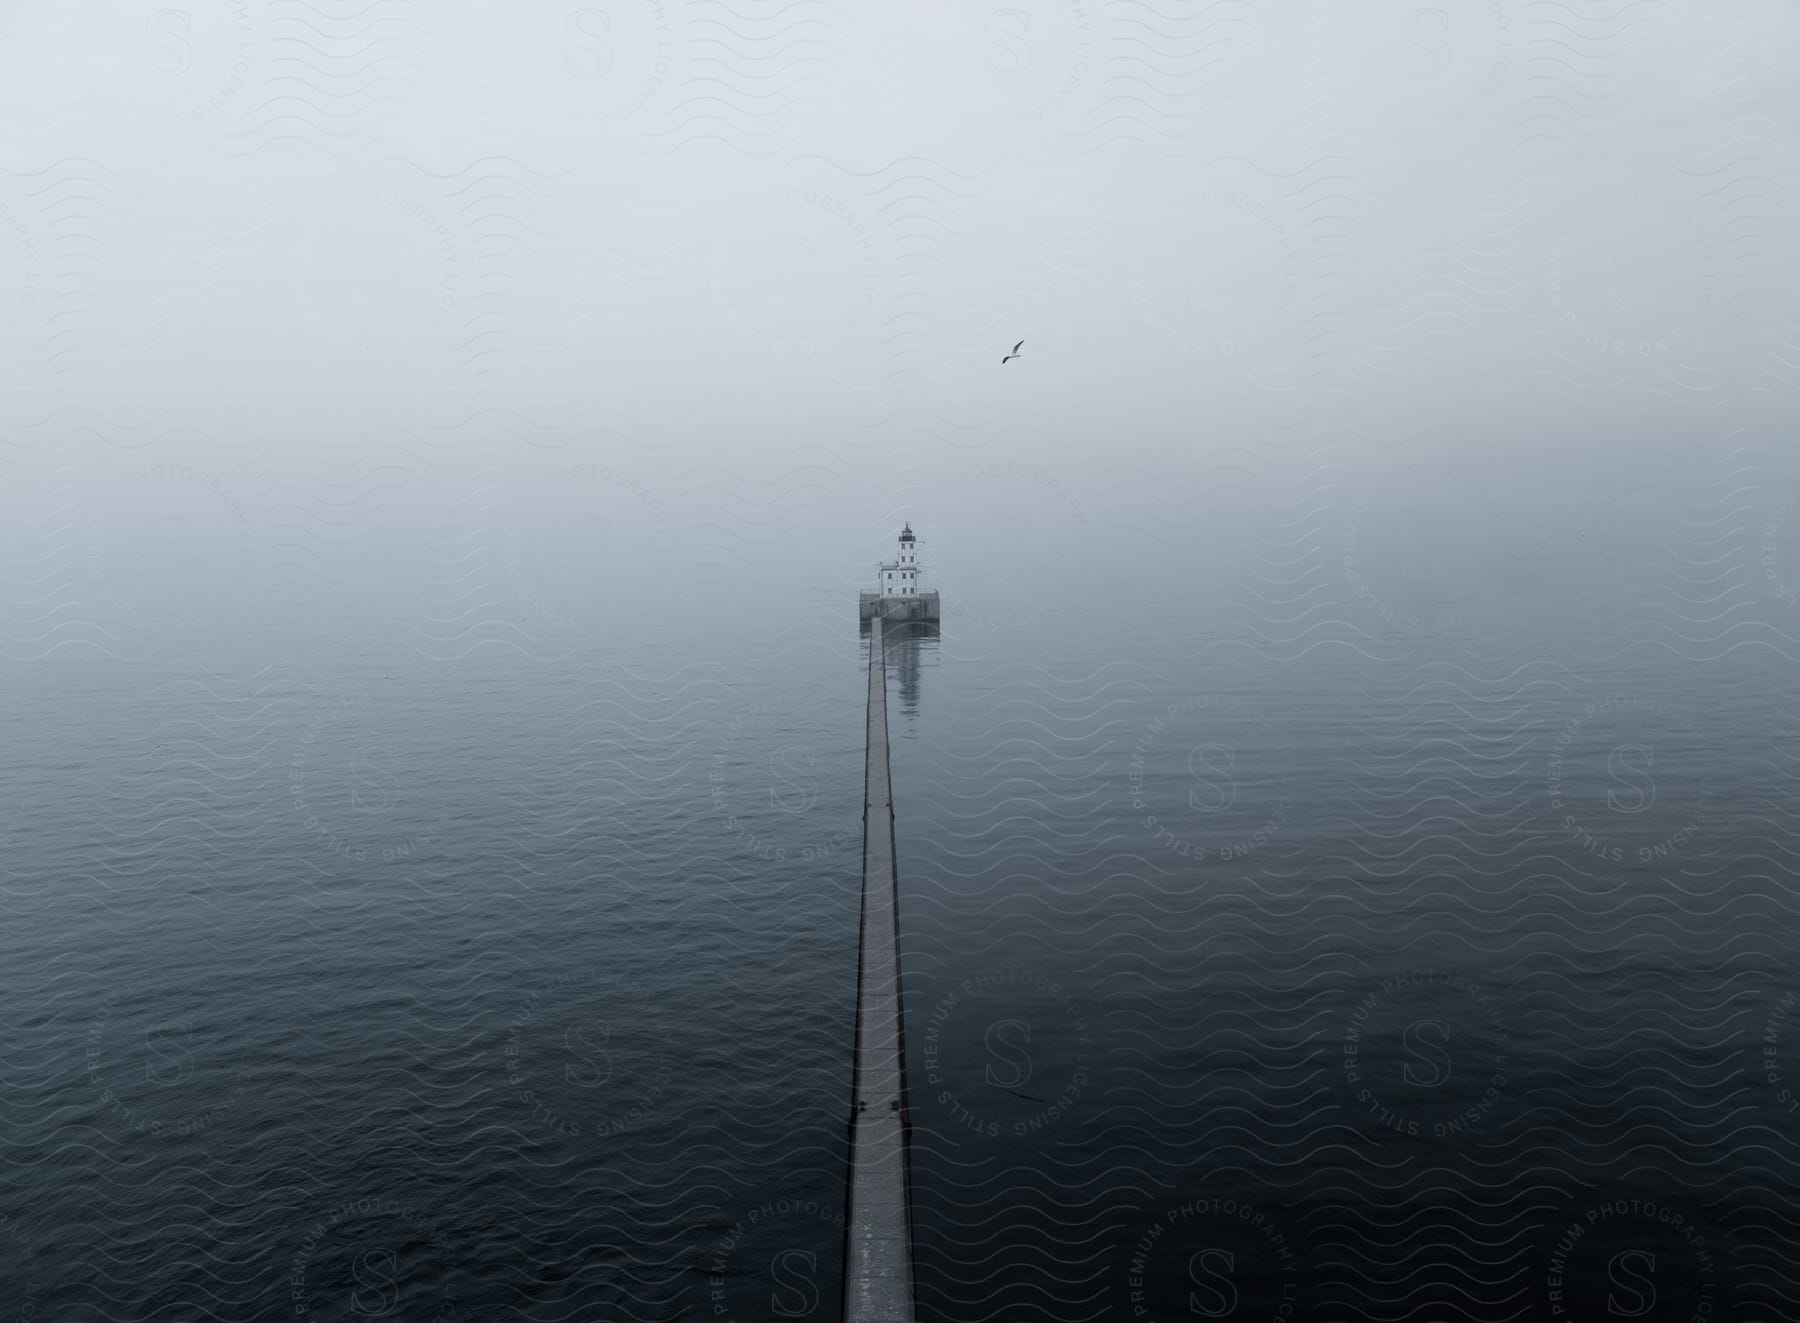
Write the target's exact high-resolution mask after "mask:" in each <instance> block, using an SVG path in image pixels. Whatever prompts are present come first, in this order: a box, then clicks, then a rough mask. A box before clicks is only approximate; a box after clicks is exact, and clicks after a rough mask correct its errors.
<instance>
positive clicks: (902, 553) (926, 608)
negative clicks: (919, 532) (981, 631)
mask: <svg viewBox="0 0 1800 1323" xmlns="http://www.w3.org/2000/svg"><path fill="white" fill-rule="evenodd" d="M875 570H876V574H877V576H878V580H877V581H878V582H879V583H880V585H881V586H880V588H879V589H878V590H877V591H875V592H869V591H868V590H866V589H865V590H864V591H863V592H861V593H860V594H858V599H859V600H858V604H857V616H858V618H859V619H860V620H861V621H862V622H863V624H864V625H865V626H866V625H867V624H868V622H869V621H870V620H872V619H874V618H875V617H876V616H880V617H881V618H882V619H883V620H917V621H926V622H933V623H935V622H936V620H937V618H938V595H937V594H936V593H934V592H928V591H927V590H926V589H924V588H922V587H920V585H919V539H918V538H916V537H914V536H913V531H912V523H911V522H910V521H908V523H907V524H906V526H905V527H904V528H902V529H901V530H900V546H899V550H898V551H896V552H895V553H894V559H892V560H884V561H882V562H881V563H880V564H879V565H877V566H876V567H875Z"/></svg>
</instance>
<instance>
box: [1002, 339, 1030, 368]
mask: <svg viewBox="0 0 1800 1323" xmlns="http://www.w3.org/2000/svg"><path fill="white" fill-rule="evenodd" d="M1024 347H1025V342H1024V341H1023V340H1021V341H1019V343H1018V344H1016V345H1014V346H1013V351H1012V353H1010V354H1008V355H1007V356H1006V357H1005V358H1003V359H1001V360H1000V366H1001V367H1005V366H1006V365H1007V364H1008V363H1010V362H1012V361H1013V359H1015V358H1017V357H1018V356H1019V350H1021V349H1023V348H1024Z"/></svg>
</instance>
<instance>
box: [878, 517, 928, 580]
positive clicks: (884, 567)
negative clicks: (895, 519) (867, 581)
mask: <svg viewBox="0 0 1800 1323" xmlns="http://www.w3.org/2000/svg"><path fill="white" fill-rule="evenodd" d="M880 570H881V595H882V596H883V597H915V596H917V595H918V592H919V553H918V539H916V538H915V537H913V531H912V524H911V522H910V521H909V522H908V523H907V525H906V527H904V528H902V529H901V530H900V553H899V556H898V558H897V559H895V560H884V561H882V562H881V565H880Z"/></svg>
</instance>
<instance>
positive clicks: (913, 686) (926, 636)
mask: <svg viewBox="0 0 1800 1323" xmlns="http://www.w3.org/2000/svg"><path fill="white" fill-rule="evenodd" d="M881 637H882V642H883V644H884V646H885V648H886V651H887V664H888V669H889V670H890V671H892V672H893V673H894V674H895V675H896V676H898V677H899V679H900V710H901V711H902V712H904V713H906V715H907V716H909V717H911V716H917V715H918V713H919V654H920V652H921V651H922V650H924V649H927V648H929V649H933V650H935V649H936V648H937V646H938V627H937V626H936V625H935V624H932V623H930V622H929V621H923V620H895V621H890V622H887V623H885V624H883V626H882V629H881Z"/></svg>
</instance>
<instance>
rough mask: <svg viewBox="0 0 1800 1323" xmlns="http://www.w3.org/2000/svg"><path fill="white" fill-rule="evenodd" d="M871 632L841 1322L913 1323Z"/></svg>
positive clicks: (888, 849) (901, 1038)
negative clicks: (861, 874)
mask: <svg viewBox="0 0 1800 1323" xmlns="http://www.w3.org/2000/svg"><path fill="white" fill-rule="evenodd" d="M881 625H882V622H881V618H880V617H879V616H877V617H876V618H875V619H874V620H873V621H871V622H870V629H869V732H868V762H867V764H866V766H865V769H864V772H863V900H862V947H861V952H862V953H861V957H860V959H859V960H858V962H857V990H856V1054H855V1060H856V1067H855V1071H856V1073H855V1078H854V1081H853V1082H852V1084H851V1088H850V1191H849V1205H848V1208H847V1210H846V1215H845V1218H844V1240H845V1244H844V1319H845V1323H915V1316H914V1313H913V1255H912V1184H911V1180H910V1179H909V1176H908V1172H907V1141H908V1135H909V1132H910V1129H911V1122H910V1120H909V1119H908V1117H907V1112H906V1038H905V1035H904V1034H903V1033H902V1031H901V1018H900V915H899V887H898V884H897V883H896V880H895V872H894V800H893V791H892V788H891V787H890V785H889V783H888V730H887V661H886V657H885V655H884V653H883V649H882V642H881V634H882V628H881Z"/></svg>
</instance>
